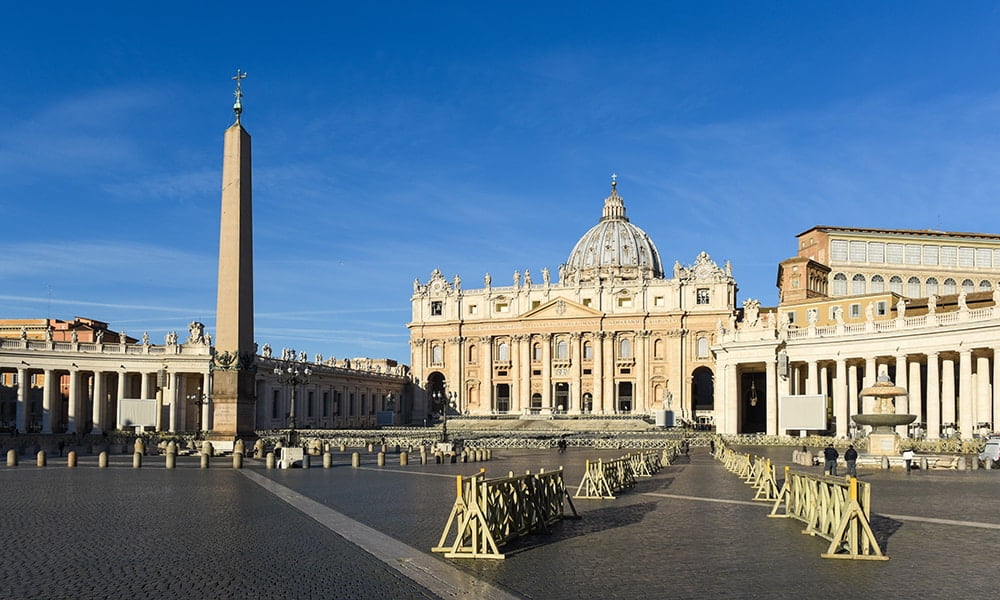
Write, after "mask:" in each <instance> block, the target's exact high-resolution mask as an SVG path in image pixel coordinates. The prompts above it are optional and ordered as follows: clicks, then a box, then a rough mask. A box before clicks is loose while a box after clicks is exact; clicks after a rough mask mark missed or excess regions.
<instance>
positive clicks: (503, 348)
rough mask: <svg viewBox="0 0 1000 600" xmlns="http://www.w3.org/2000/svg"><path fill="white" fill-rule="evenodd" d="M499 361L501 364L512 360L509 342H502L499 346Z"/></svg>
mask: <svg viewBox="0 0 1000 600" xmlns="http://www.w3.org/2000/svg"><path fill="white" fill-rule="evenodd" d="M497 360H499V361H500V362H507V361H509V360H510V346H508V345H507V342H500V344H499V345H498V346H497Z"/></svg>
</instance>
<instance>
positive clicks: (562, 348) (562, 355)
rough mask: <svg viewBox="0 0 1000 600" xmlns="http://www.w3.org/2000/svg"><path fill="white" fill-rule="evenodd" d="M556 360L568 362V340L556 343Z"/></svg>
mask: <svg viewBox="0 0 1000 600" xmlns="http://www.w3.org/2000/svg"><path fill="white" fill-rule="evenodd" d="M556 358H557V359H559V360H567V359H568V358H569V345H568V344H567V343H566V340H559V341H558V342H556Z"/></svg>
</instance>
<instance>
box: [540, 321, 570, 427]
mask: <svg viewBox="0 0 1000 600" xmlns="http://www.w3.org/2000/svg"><path fill="white" fill-rule="evenodd" d="M541 337H542V408H545V409H548V410H552V409H555V408H556V407H555V406H552V334H551V333H544V334H542V336H541ZM563 408H566V407H565V406H564V407H563Z"/></svg>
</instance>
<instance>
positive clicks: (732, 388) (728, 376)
mask: <svg viewBox="0 0 1000 600" xmlns="http://www.w3.org/2000/svg"><path fill="white" fill-rule="evenodd" d="M737 367H738V365H737V364H735V363H730V364H728V365H726V373H725V380H726V381H725V393H724V394H723V395H722V397H723V398H736V399H737V401H736V402H724V406H725V408H724V409H723V410H724V414H725V416H726V417H725V422H724V423H723V424H722V426H723V429H725V431H724V432H723V433H727V434H736V433H737V429H736V428H737V423H738V422H739V416H740V413H739V406H740V393H739V391H740V388H739V369H738V368H737ZM716 406H719V405H718V404H716Z"/></svg>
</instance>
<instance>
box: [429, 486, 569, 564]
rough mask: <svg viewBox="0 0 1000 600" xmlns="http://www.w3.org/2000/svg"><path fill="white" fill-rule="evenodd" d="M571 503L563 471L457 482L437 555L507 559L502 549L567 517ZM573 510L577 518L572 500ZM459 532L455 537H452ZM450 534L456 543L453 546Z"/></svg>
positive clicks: (435, 550)
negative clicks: (565, 512)
mask: <svg viewBox="0 0 1000 600" xmlns="http://www.w3.org/2000/svg"><path fill="white" fill-rule="evenodd" d="M564 499H565V500H569V496H568V494H567V493H566V488H565V486H564V484H563V470H562V468H560V469H559V470H558V471H551V472H549V473H546V472H545V471H544V470H542V471H539V472H538V473H536V474H531V473H525V474H524V475H514V474H513V473H510V474H508V476H507V477H502V478H496V479H487V478H486V474H485V473H484V472H483V471H480V472H479V473H478V474H476V475H473V476H472V477H462V476H461V475H459V476H458V477H457V479H456V497H455V504H454V505H453V506H452V509H451V514H449V515H448V521H447V523H446V524H445V526H444V531H443V532H442V533H441V539H440V540H439V541H438V544H437V546H435V547H434V548H431V551H432V552H440V553H443V554H444V555H445V556H446V557H447V558H495V559H502V558H504V554H503V553H501V552H500V546H502V545H504V544H506V543H507V542H509V541H510V540H512V539H514V538H516V537H518V536H522V535H525V534H528V533H531V532H535V531H539V530H541V531H547V530H548V526H549V525H550V524H552V523H554V522H556V521H558V520H559V519H562V518H563V515H564V510H563V501H564ZM569 502H570V508H571V509H572V510H573V514H574V515H576V509H575V508H574V507H573V503H572V501H569ZM452 532H454V533H452ZM449 535H452V536H453V537H452V541H451V542H450V543H448V538H449Z"/></svg>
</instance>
